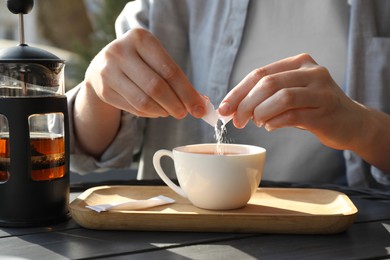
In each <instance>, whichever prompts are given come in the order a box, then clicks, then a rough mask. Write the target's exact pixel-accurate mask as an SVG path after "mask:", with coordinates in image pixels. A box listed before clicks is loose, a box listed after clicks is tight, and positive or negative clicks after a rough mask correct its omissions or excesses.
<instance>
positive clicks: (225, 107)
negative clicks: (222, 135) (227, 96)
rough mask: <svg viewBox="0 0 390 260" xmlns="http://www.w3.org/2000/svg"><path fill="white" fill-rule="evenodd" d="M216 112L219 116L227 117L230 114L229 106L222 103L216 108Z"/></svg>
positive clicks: (226, 103)
mask: <svg viewBox="0 0 390 260" xmlns="http://www.w3.org/2000/svg"><path fill="white" fill-rule="evenodd" d="M218 112H219V113H220V114H223V115H228V114H230V105H229V103H228V102H223V103H222V104H221V105H220V106H219V108H218Z"/></svg>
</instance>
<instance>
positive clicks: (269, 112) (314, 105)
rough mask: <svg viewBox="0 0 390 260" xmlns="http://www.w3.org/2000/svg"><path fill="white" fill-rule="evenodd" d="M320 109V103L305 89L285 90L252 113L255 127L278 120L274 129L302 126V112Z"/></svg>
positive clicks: (261, 104)
mask: <svg viewBox="0 0 390 260" xmlns="http://www.w3.org/2000/svg"><path fill="white" fill-rule="evenodd" d="M320 107H321V101H320V100H318V98H316V95H315V94H313V92H310V91H307V89H305V88H299V87H298V88H285V89H282V90H280V91H278V92H277V93H275V94H274V95H273V96H271V97H270V98H268V99H267V100H265V101H264V102H262V103H260V104H259V105H258V106H257V107H256V108H255V109H254V112H253V120H254V122H255V124H256V125H258V126H261V125H264V124H266V123H267V124H268V125H269V123H270V120H278V121H274V122H278V124H277V125H274V127H276V126H277V127H280V126H281V125H285V126H297V127H298V126H303V125H304V124H303V123H304V122H303V120H302V119H303V117H296V115H301V114H299V113H301V112H302V111H306V112H308V111H312V110H315V109H319V108H320Z"/></svg>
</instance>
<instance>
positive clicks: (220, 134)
mask: <svg viewBox="0 0 390 260" xmlns="http://www.w3.org/2000/svg"><path fill="white" fill-rule="evenodd" d="M214 131H215V140H216V141H217V151H216V153H217V154H220V155H222V154H224V151H223V149H222V146H221V145H220V144H223V143H228V139H227V137H226V124H223V123H222V121H221V120H218V122H217V124H216V125H215V127H214Z"/></svg>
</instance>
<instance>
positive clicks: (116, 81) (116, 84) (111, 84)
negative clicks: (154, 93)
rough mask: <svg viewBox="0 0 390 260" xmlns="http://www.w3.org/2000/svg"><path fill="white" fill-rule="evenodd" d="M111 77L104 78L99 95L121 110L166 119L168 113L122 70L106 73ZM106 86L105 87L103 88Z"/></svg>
mask: <svg viewBox="0 0 390 260" xmlns="http://www.w3.org/2000/svg"><path fill="white" fill-rule="evenodd" d="M104 73H106V74H107V73H108V74H109V75H110V76H109V77H104V76H103V77H102V79H101V85H100V89H98V92H99V93H98V95H99V96H100V98H101V99H102V100H103V101H104V102H106V103H109V104H111V105H112V106H114V107H117V108H119V109H121V110H124V111H128V112H130V113H132V114H134V115H137V116H143V117H160V116H161V117H165V116H168V113H167V112H166V111H165V110H164V109H163V108H162V107H161V106H160V105H159V104H157V103H156V102H155V101H154V100H153V99H151V98H150V97H148V96H147V95H145V93H144V92H143V91H142V90H141V89H139V88H138V87H137V86H136V85H135V84H134V83H133V82H132V81H131V80H130V79H129V78H128V77H126V76H125V75H124V74H123V73H122V72H121V71H120V70H110V69H109V71H104ZM103 86H104V87H103Z"/></svg>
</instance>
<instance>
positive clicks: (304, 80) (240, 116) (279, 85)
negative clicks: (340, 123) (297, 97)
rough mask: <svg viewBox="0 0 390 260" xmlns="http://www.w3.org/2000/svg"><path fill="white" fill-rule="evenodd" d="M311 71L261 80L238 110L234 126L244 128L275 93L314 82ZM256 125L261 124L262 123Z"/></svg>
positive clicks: (297, 71)
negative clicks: (263, 103)
mask: <svg viewBox="0 0 390 260" xmlns="http://www.w3.org/2000/svg"><path fill="white" fill-rule="evenodd" d="M311 70H312V69H311V68H308V69H298V70H290V71H285V72H280V73H276V74H273V75H269V76H265V77H263V78H262V79H260V81H259V82H257V84H256V85H255V86H254V87H253V88H252V89H251V90H250V91H249V93H248V94H247V95H246V96H245V97H244V98H243V99H242V101H241V102H240V103H239V105H238V107H237V108H236V113H235V116H234V120H233V123H234V125H235V126H236V127H238V128H243V127H244V126H245V125H246V124H247V123H248V121H249V120H250V119H252V118H253V117H254V110H255V108H256V107H258V106H259V105H260V104H261V103H262V102H264V101H266V100H267V99H269V98H270V97H272V96H273V95H275V93H278V92H279V91H281V90H283V89H287V88H295V87H305V86H306V85H307V84H309V83H310V82H311V81H312V80H313V79H312V78H313V76H312V73H311V72H310V71H311ZM291 94H292V93H291ZM282 95H283V94H282ZM286 95H290V93H289V92H287V93H286ZM287 98H289V96H287ZM271 101H272V100H271ZM271 101H269V102H271ZM272 102H274V101H272ZM256 123H257V124H261V122H260V121H257V122H256Z"/></svg>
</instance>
